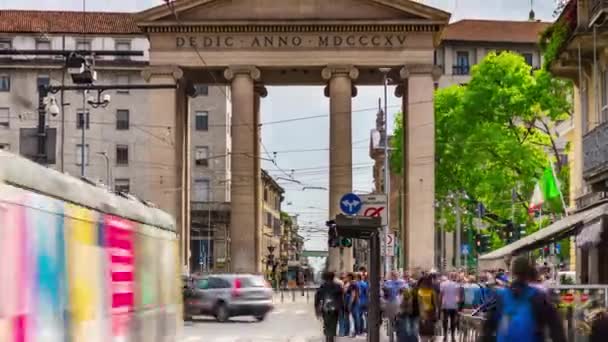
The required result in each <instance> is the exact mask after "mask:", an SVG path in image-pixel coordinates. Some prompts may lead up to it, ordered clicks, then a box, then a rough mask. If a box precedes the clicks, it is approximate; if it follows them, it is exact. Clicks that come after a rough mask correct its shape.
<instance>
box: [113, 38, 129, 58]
mask: <svg viewBox="0 0 608 342" xmlns="http://www.w3.org/2000/svg"><path fill="white" fill-rule="evenodd" d="M114 49H115V50H116V51H131V42H129V41H117V42H116V43H115V44H114ZM116 59H129V56H116Z"/></svg>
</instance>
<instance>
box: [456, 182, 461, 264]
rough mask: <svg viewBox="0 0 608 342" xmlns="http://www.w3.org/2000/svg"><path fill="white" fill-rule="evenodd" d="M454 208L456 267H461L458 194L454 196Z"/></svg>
mask: <svg viewBox="0 0 608 342" xmlns="http://www.w3.org/2000/svg"><path fill="white" fill-rule="evenodd" d="M454 202H455V207H456V251H455V252H456V253H455V254H456V267H457V268H460V267H461V266H462V254H461V251H462V219H461V217H460V192H459V191H458V192H456V194H455V200H454Z"/></svg>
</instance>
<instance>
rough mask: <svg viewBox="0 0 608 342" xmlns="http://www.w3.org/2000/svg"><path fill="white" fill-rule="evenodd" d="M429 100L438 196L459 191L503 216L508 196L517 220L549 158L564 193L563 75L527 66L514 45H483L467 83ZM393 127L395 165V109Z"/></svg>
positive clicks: (567, 96) (524, 217) (566, 102)
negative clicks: (495, 48)
mask: <svg viewBox="0 0 608 342" xmlns="http://www.w3.org/2000/svg"><path fill="white" fill-rule="evenodd" d="M434 100H435V104H434V105H435V135H436V138H435V139H436V141H435V144H436V162H435V163H436V170H435V183H436V197H437V199H439V200H442V199H444V198H447V197H448V195H449V194H450V193H453V192H455V191H460V192H463V193H465V194H467V196H468V197H470V198H471V199H474V200H475V201H480V202H482V203H483V204H484V205H485V207H486V208H488V210H489V211H491V212H492V213H493V214H495V215H496V216H498V217H500V218H503V219H510V218H511V215H512V213H513V212H512V202H513V201H514V202H515V203H516V206H515V208H514V209H515V210H514V214H515V218H516V219H515V222H519V223H524V222H526V221H528V220H529V216H528V213H527V211H528V200H529V198H530V195H531V194H532V190H533V188H534V185H535V183H536V180H537V179H538V177H539V176H540V175H541V174H542V172H543V169H544V168H545V167H546V166H548V165H549V163H550V162H553V163H555V167H556V172H557V173H558V175H559V178H561V185H562V192H563V193H564V194H565V195H567V190H568V188H567V184H568V183H567V182H564V180H566V179H567V177H568V170H567V167H564V166H562V164H561V163H559V162H558V161H559V160H560V151H559V149H558V147H557V145H556V138H557V136H556V134H555V125H556V123H557V122H559V121H561V120H565V119H567V118H568V117H569V115H570V111H571V102H570V100H571V86H570V85H569V84H568V83H565V82H563V81H560V80H557V79H555V78H553V77H552V76H551V75H550V74H549V73H548V72H547V71H545V70H536V71H533V70H532V69H531V67H530V66H529V65H528V64H527V63H526V62H525V60H524V58H523V57H522V56H520V55H519V54H517V53H512V52H503V53H500V54H496V53H490V54H489V55H488V56H486V58H484V60H483V61H482V62H481V63H479V64H478V65H476V66H474V67H473V69H472V75H471V80H470V82H469V83H468V84H467V85H455V86H451V87H448V88H444V89H439V90H437V91H436V93H435V98H434ZM396 127H397V128H396V130H395V132H394V136H395V138H396V139H395V140H394V141H393V147H394V148H395V149H396V150H395V153H394V154H393V155H392V160H391V166H392V168H393V170H394V171H396V172H401V171H402V165H401V160H402V158H401V155H402V151H401V145H400V144H397V143H396V142H398V141H400V138H401V137H402V135H403V131H402V129H401V117H400V116H398V117H397V120H396ZM513 196H515V200H513ZM448 222H453V220H452V219H449V218H448ZM494 223H496V222H494ZM533 226H534V225H533V223H532V222H528V223H527V227H530V229H534V228H532V227H533ZM492 236H493V243H494V245H499V243H498V241H496V237H497V236H498V235H494V234H493V235H492Z"/></svg>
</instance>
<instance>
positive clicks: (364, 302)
mask: <svg viewBox="0 0 608 342" xmlns="http://www.w3.org/2000/svg"><path fill="white" fill-rule="evenodd" d="M357 283H358V284H359V307H360V315H359V327H360V328H361V330H360V331H358V332H357V333H358V334H363V333H365V332H366V331H367V312H368V307H369V284H368V283H367V279H366V277H365V275H364V273H357Z"/></svg>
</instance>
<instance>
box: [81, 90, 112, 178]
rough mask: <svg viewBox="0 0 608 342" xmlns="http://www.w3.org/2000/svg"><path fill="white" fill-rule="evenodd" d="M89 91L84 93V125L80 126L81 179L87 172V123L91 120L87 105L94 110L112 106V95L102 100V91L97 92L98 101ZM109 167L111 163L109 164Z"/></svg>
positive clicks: (105, 96) (106, 95)
mask: <svg viewBox="0 0 608 342" xmlns="http://www.w3.org/2000/svg"><path fill="white" fill-rule="evenodd" d="M87 92H88V91H87V90H83V91H82V123H81V125H80V128H81V134H80V177H84V174H85V173H84V170H85V159H84V158H85V152H86V151H85V150H86V146H85V132H86V129H87V123H88V121H89V120H87V119H90V117H91V115H90V114H88V113H87V104H89V105H90V106H91V107H93V108H99V107H101V108H106V107H107V106H108V105H109V104H110V95H108V94H105V95H104V96H103V98H102V96H101V93H102V91H101V90H100V91H98V92H97V99H95V98H94V97H93V96H87ZM108 165H109V162H108Z"/></svg>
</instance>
